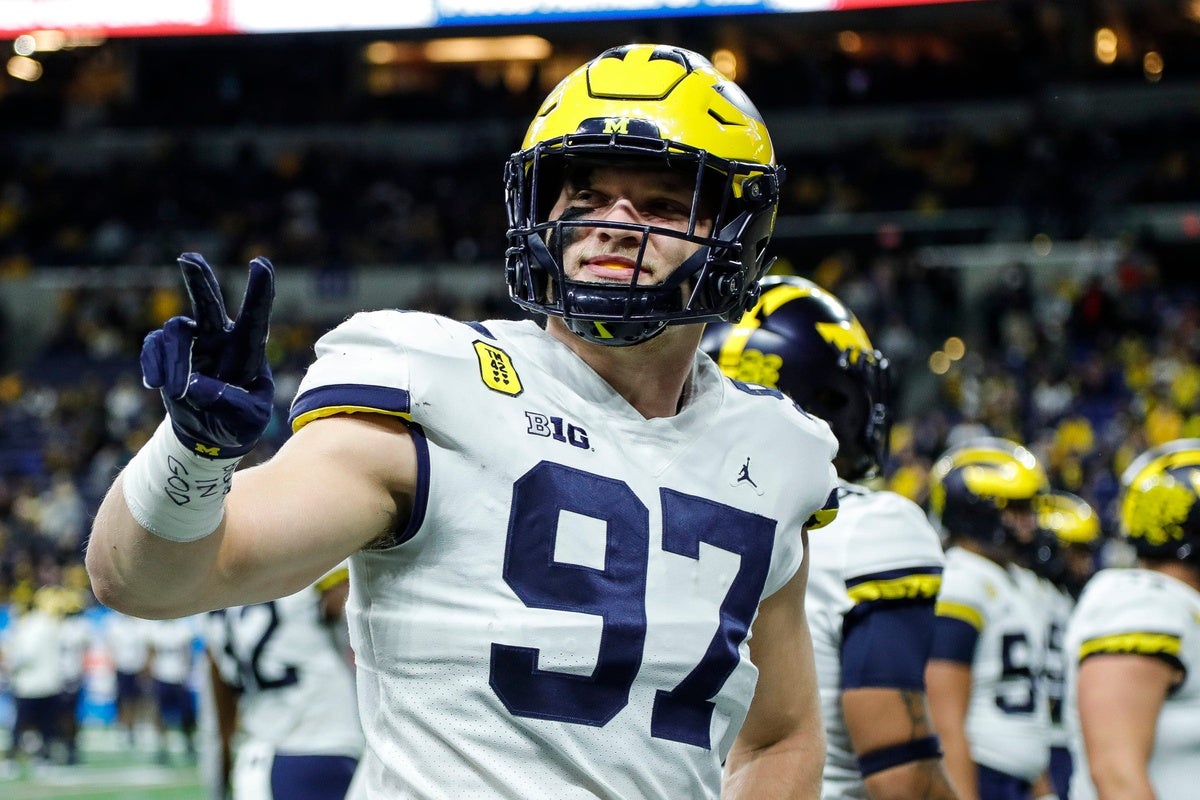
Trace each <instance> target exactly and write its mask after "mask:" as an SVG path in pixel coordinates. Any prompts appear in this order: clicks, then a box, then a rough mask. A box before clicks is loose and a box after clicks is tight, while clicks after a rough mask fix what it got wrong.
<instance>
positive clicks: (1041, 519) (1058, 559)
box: [1031, 489, 1103, 595]
mask: <svg viewBox="0 0 1200 800" xmlns="http://www.w3.org/2000/svg"><path fill="white" fill-rule="evenodd" d="M1038 528H1039V531H1038V533H1039V536H1038V538H1037V540H1036V541H1035V544H1034V550H1033V553H1032V564H1031V566H1032V568H1033V570H1034V571H1035V572H1037V573H1038V574H1039V575H1042V576H1043V577H1045V578H1048V579H1049V580H1051V581H1053V582H1054V583H1056V584H1059V585H1060V586H1063V587H1065V588H1066V589H1068V590H1069V591H1070V592H1071V593H1072V594H1073V595H1078V594H1079V592H1080V591H1082V589H1083V585H1084V584H1085V583H1087V581H1088V579H1089V578H1091V576H1092V573H1093V572H1095V569H1096V555H1097V552H1098V551H1099V549H1100V545H1101V543H1102V542H1103V534H1102V530H1101V526H1100V515H1099V514H1097V513H1096V510H1095V509H1094V508H1092V506H1091V504H1089V503H1088V502H1087V501H1086V500H1084V499H1083V498H1082V497H1079V496H1078V495H1075V494H1072V493H1071V492H1066V491H1062V490H1061V489H1055V490H1053V491H1050V492H1048V493H1047V494H1046V495H1045V496H1044V497H1042V499H1041V503H1040V504H1039V507H1038Z"/></svg>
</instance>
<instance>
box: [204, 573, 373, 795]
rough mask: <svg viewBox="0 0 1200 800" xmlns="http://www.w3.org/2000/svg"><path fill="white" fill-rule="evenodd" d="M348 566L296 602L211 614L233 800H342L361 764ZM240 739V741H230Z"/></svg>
mask: <svg viewBox="0 0 1200 800" xmlns="http://www.w3.org/2000/svg"><path fill="white" fill-rule="evenodd" d="M348 580H349V571H348V569H347V567H346V566H345V565H342V566H339V567H338V568H337V569H335V570H333V571H332V572H330V573H329V574H328V575H325V576H324V577H322V578H321V579H320V580H318V581H317V582H316V583H314V584H313V585H312V586H310V587H308V588H306V589H302V590H300V591H299V592H297V593H295V594H293V595H288V596H287V597H282V598H280V599H278V600H271V601H268V602H266V603H258V604H255V605H249V606H234V607H233V608H223V609H218V610H217V611H213V612H211V613H210V614H209V618H208V626H207V629H206V630H207V636H206V637H205V639H206V644H207V646H208V654H209V659H210V665H211V667H212V677H213V692H214V697H215V701H216V702H215V705H216V709H217V718H218V722H219V726H218V727H219V728H220V731H221V739H222V751H223V753H225V754H228V753H229V752H230V751H231V750H236V759H235V761H234V765H233V770H232V775H229V774H228V773H229V769H228V756H227V755H226V757H225V758H226V761H225V765H224V769H223V771H224V772H225V773H226V775H227V780H228V785H229V786H230V787H231V788H232V791H233V795H232V796H233V800H341V798H343V797H345V796H346V790H347V788H348V787H349V786H350V779H351V778H352V777H353V775H354V768H355V766H356V765H357V764H358V758H359V756H360V755H361V754H362V748H363V735H362V726H361V725H360V724H359V721H358V711H357V705H356V701H355V694H354V677H353V673H352V672H351V667H350V663H349V661H348V659H347V657H346V653H345V652H344V651H343V650H342V648H341V644H340V641H339V636H338V633H337V630H336V629H335V626H339V625H340V626H345V617H344V616H343V609H344V606H345V599H346V593H347V590H348V588H349V585H348V583H347V581H348ZM235 731H238V732H240V734H241V735H240V736H239V737H237V738H236V741H235V737H234V735H233V734H234V732H235Z"/></svg>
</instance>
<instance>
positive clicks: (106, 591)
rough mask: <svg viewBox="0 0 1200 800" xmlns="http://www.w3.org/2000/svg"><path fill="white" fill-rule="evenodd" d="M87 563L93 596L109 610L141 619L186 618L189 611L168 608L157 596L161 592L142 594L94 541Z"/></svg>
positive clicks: (85, 558)
mask: <svg viewBox="0 0 1200 800" xmlns="http://www.w3.org/2000/svg"><path fill="white" fill-rule="evenodd" d="M83 564H84V568H85V569H86V570H87V574H88V580H89V581H90V583H91V586H92V594H94V595H95V596H96V601H97V602H99V603H100V604H101V605H103V606H104V607H105V608H110V609H112V610H113V611H119V612H120V613H122V614H125V615H127V616H130V617H139V618H141V619H173V618H176V617H181V616H185V615H186V612H181V611H177V610H176V609H173V608H170V607H167V606H164V605H163V604H162V602H161V599H162V598H161V595H158V596H157V597H156V594H157V593H150V594H149V595H147V594H139V593H138V592H137V591H136V590H135V587H133V586H132V585H131V584H130V583H129V582H128V581H126V580H125V579H124V578H123V577H122V574H121V571H120V570H119V569H118V568H117V565H116V564H115V563H114V562H113V560H112V559H111V558H108V557H106V556H105V554H104V552H103V548H102V547H100V546H99V545H98V544H97V543H96V541H95V539H94V538H93V540H92V541H90V542H89V543H88V548H87V552H86V553H85V555H84V561H83Z"/></svg>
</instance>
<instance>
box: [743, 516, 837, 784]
mask: <svg viewBox="0 0 1200 800" xmlns="http://www.w3.org/2000/svg"><path fill="white" fill-rule="evenodd" d="M804 536H805V541H804V547H805V555H804V562H803V563H802V565H801V567H800V569H799V570H797V572H796V574H795V575H794V576H793V577H792V579H791V580H790V581H788V583H787V584H786V585H784V587H783V588H781V589H780V590H779V591H777V592H776V593H775V594H773V595H771V596H770V597H768V598H767V599H766V600H764V601H763V602H762V603H761V604H760V606H759V612H758V617H757V618H756V619H755V621H754V627H753V636H752V638H751V639H750V659H751V661H753V662H754V665H755V666H756V667H758V670H759V675H758V685H757V687H756V688H755V690H754V699H753V700H752V701H751V703H750V710H749V712H748V713H747V715H746V722H745V724H744V725H743V726H742V729H741V732H740V733H739V734H738V737H737V739H736V740H735V741H734V743H733V748H732V749H731V750H730V751H729V758H728V759H727V761H726V765H725V781H724V784H723V787H722V793H721V796H722V797H724V798H746V800H750V799H751V798H753V800H785V799H786V800H793V799H795V800H799V799H800V798H804V799H806V800H807V799H811V798H817V797H819V796H820V793H821V770H822V767H823V766H824V763H825V732H824V728H823V727H822V726H821V707H820V701H819V699H818V697H817V676H816V667H815V666H814V663H813V652H812V639H811V637H810V635H809V631H808V625H807V623H806V622H805V620H804V590H805V586H806V585H807V581H808V539H807V537H808V534H807V532H806V533H805V534H804Z"/></svg>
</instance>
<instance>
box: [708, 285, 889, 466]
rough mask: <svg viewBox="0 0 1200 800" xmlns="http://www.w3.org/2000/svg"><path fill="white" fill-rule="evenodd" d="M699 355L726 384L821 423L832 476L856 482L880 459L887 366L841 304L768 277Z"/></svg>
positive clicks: (713, 331)
mask: <svg viewBox="0 0 1200 800" xmlns="http://www.w3.org/2000/svg"><path fill="white" fill-rule="evenodd" d="M700 349H702V350H704V351H705V352H706V353H708V354H709V355H710V356H712V358H713V360H714V361H716V362H717V365H718V366H719V367H720V368H721V371H722V372H723V373H725V374H726V375H728V376H729V377H731V378H734V379H736V380H740V381H746V382H748V383H758V384H761V385H763V386H769V387H771V388H774V389H779V390H780V391H782V392H786V393H787V394H788V395H789V396H791V398H792V399H793V400H795V401H796V402H797V403H798V404H799V405H800V406H801V407H802V408H804V409H805V410H806V411H808V412H810V413H812V414H815V415H816V416H818V417H821V418H822V419H824V420H826V421H827V422H828V423H829V426H830V428H832V429H833V434H834V436H836V437H837V440H838V459H837V464H838V471H839V472H840V473H841V477H842V478H843V479H845V480H849V481H853V480H858V479H859V478H862V477H864V476H867V475H870V474H871V473H873V472H875V471H876V470H878V469H879V468H880V467H881V466H882V464H883V460H884V458H885V457H886V455H887V434H888V428H889V427H890V425H891V420H890V415H889V413H888V407H887V368H888V362H887V359H886V358H884V357H883V354H882V353H880V352H879V351H878V350H876V349H875V348H874V347H873V346H872V345H871V340H870V339H869V338H868V337H867V332H866V331H865V330H864V329H863V326H862V325H861V324H860V323H859V321H858V318H857V317H855V316H854V314H853V313H852V312H851V311H850V309H848V308H846V306H845V305H843V304H842V302H841V301H840V300H838V299H837V298H836V297H834V296H833V295H832V294H830V293H829V292H827V291H825V290H824V289H822V288H821V287H819V286H817V285H816V284H815V283H813V282H812V281H809V280H805V279H804V278H796V277H769V278H766V279H764V280H763V282H762V297H761V298H760V299H759V301H758V303H757V304H756V305H755V306H754V308H752V309H751V310H750V311H749V312H748V313H747V314H746V315H745V316H744V317H742V319H741V320H740V321H739V322H738V323H736V324H730V323H718V324H713V325H710V326H709V327H708V329H707V330H706V331H705V332H704V339H703V340H701V343H700Z"/></svg>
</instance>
